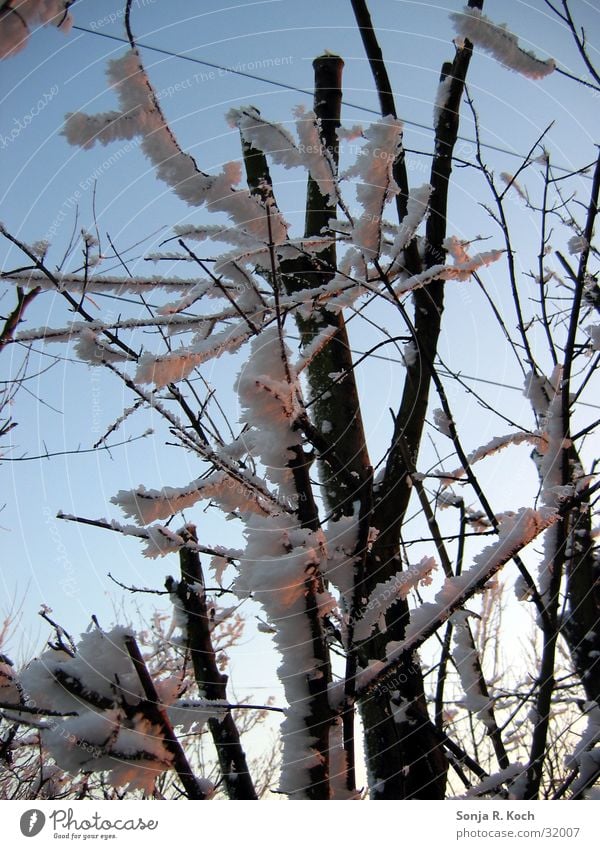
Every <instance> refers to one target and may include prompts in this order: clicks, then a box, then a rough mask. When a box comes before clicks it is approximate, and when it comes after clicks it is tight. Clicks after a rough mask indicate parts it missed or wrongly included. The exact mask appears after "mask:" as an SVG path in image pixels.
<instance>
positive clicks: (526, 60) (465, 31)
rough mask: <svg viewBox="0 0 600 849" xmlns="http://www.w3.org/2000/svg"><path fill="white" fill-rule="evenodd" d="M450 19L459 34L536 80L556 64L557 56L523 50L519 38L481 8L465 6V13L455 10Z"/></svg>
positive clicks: (549, 71) (507, 66) (503, 63)
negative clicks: (545, 56) (550, 56)
mask: <svg viewBox="0 0 600 849" xmlns="http://www.w3.org/2000/svg"><path fill="white" fill-rule="evenodd" d="M450 20H451V21H452V23H453V24H454V29H455V30H456V32H457V33H458V35H459V36H460V37H462V38H468V39H469V41H471V42H472V43H473V44H474V45H475V46H476V47H479V48H480V49H481V50H484V51H485V52H486V53H489V54H490V55H491V56H493V57H494V59H496V60H497V61H498V62H500V63H501V64H502V65H504V67H505V68H510V69H511V70H513V71H517V72H518V73H520V74H523V75H524V76H526V77H530V78H531V79H533V80H537V79H541V78H542V77H545V76H547V75H548V74H551V73H552V71H553V70H554V69H555V67H556V63H555V62H554V59H546V60H542V59H538V58H537V57H536V56H535V55H534V54H533V53H531V52H529V51H528V50H524V49H523V48H522V47H521V46H520V45H519V40H518V38H517V37H516V36H515V35H513V34H512V32H509V30H508V29H507V27H506V26H505V25H504V24H496V23H494V21H492V20H490V18H488V17H486V15H484V14H483V12H482V11H481V9H471V8H470V7H469V6H465V8H464V9H463V11H462V12H452V13H451V14H450Z"/></svg>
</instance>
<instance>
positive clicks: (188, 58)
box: [72, 26, 587, 176]
mask: <svg viewBox="0 0 600 849" xmlns="http://www.w3.org/2000/svg"><path fill="white" fill-rule="evenodd" d="M72 29H74V30H77V31H78V32H82V33H86V34H87V35H99V36H100V37H101V38H107V39H109V40H110V41H117V42H119V43H120V44H126V45H127V46H128V47H129V41H128V40H127V39H126V38H124V37H123V36H119V35H112V34H111V33H108V32H99V31H96V30H93V29H88V28H87V27H82V26H73V27H72ZM136 45H137V47H140V48H142V49H144V50H151V51H153V52H154V53H161V54H162V55H163V56H169V57H171V58H172V59H183V60H185V61H187V62H193V63H194V64H196V65H203V66H204V67H206V68H213V69H214V70H217V71H225V72H226V73H228V74H236V75H237V76H239V77H246V78H247V79H250V80H256V81H257V82H261V83H266V84H267V85H271V86H275V87H277V88H282V89H285V90H286V91H296V92H298V93H299V94H306V95H308V97H313V96H314V92H312V91H310V90H309V89H305V88H299V87H298V86H294V85H291V84H289V83H281V82H278V81H277V80H271V79H269V78H268V77H262V76H260V75H259V74H251V73H248V72H247V71H242V70H240V69H239V68H230V67H228V66H227V65H219V64H217V63H216V62H207V61H206V60H205V59H197V58H196V57H195V56H186V55H185V54H184V53H177V52H176V51H174V50H167V49H166V48H164V47H155V46H154V45H152V44H145V43H144V42H141V41H136ZM342 104H343V105H344V106H347V107H348V108H350V109H357V110H358V111H360V112H368V113H369V114H370V115H376V116H377V117H378V118H380V117H381V113H380V112H379V111H378V110H377V109H371V108H369V107H368V106H360V105H359V104H358V103H352V102H351V101H349V100H342ZM402 122H403V123H404V124H408V125H409V126H411V127H416V128H417V129H419V130H426V131H427V132H428V133H433V129H432V127H430V126H428V125H427V124H421V123H420V122H419V121H411V120H410V119H409V118H402ZM457 138H458V139H459V140H460V141H463V142H468V143H469V144H473V145H476V144H477V141H476V139H472V138H470V137H469V136H461V135H459V136H457ZM480 147H484V148H486V149H487V150H493V151H495V152H496V153H504V154H506V155H507V156H513V157H515V158H517V159H521V160H524V159H525V157H524V156H523V154H521V153H518V152H517V151H515V150H510V149H509V148H506V147H501V146H500V145H495V144H491V143H490V142H480ZM410 153H415V154H417V155H420V156H429V155H430V154H428V153H426V152H425V151H420V150H411V151H410ZM553 168H554V169H555V170H556V171H563V172H565V173H572V171H573V169H572V168H566V167H564V166H562V165H554V166H553ZM583 176H587V175H585V174H584V175H583Z"/></svg>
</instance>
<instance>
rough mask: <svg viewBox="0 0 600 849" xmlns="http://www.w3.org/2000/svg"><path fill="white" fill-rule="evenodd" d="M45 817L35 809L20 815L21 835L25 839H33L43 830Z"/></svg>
mask: <svg viewBox="0 0 600 849" xmlns="http://www.w3.org/2000/svg"><path fill="white" fill-rule="evenodd" d="M45 823H46V817H45V816H44V814H43V813H42V812H41V811H40V810H38V809H37V808H31V810H29V811H25V813H24V814H22V815H21V834H23V835H24V836H25V837H35V836H36V834H39V833H40V831H41V830H42V829H43V827H44V825H45Z"/></svg>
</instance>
